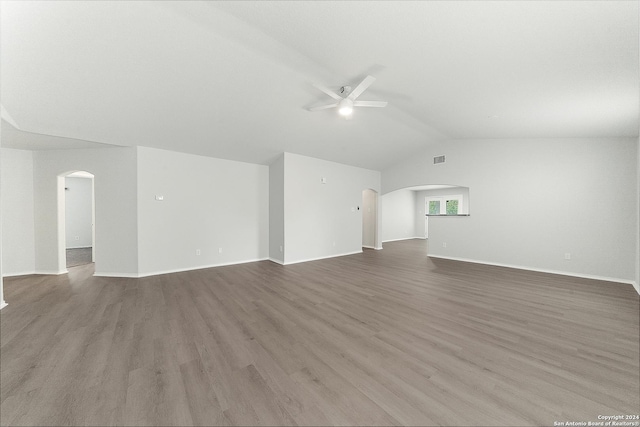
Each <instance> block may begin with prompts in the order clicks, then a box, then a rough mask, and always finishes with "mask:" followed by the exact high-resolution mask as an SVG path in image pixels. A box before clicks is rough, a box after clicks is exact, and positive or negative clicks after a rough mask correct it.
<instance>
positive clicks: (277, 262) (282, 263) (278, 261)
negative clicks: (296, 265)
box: [269, 258, 284, 265]
mask: <svg viewBox="0 0 640 427" xmlns="http://www.w3.org/2000/svg"><path fill="white" fill-rule="evenodd" d="M269 261H271V262H275V263H276V264H280V265H284V261H281V260H279V259H275V258H269Z"/></svg>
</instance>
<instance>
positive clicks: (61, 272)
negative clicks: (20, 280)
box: [2, 270, 69, 277]
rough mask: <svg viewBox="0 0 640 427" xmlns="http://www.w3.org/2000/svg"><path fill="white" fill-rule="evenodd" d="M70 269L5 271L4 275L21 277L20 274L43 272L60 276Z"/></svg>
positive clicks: (47, 274)
mask: <svg viewBox="0 0 640 427" xmlns="http://www.w3.org/2000/svg"><path fill="white" fill-rule="evenodd" d="M68 272H69V271H68V270H62V271H54V270H32V271H21V272H18V273H5V274H3V275H2V277H19V276H31V275H32V274H43V275H46V276H59V275H61V274H67V273H68Z"/></svg>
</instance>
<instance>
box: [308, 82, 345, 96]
mask: <svg viewBox="0 0 640 427" xmlns="http://www.w3.org/2000/svg"><path fill="white" fill-rule="evenodd" d="M313 87H315V88H316V89H318V90H321V91H322V92H324V93H326V94H327V95H329V96H330V97H332V98H333V99H342V97H341V96H340V95H338V94H337V93H335V92H334V91H332V90H331V89H329V88H327V87H324V86H320V85H318V84H315V83H314V84H313Z"/></svg>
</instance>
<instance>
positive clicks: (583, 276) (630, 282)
mask: <svg viewBox="0 0 640 427" xmlns="http://www.w3.org/2000/svg"><path fill="white" fill-rule="evenodd" d="M428 257H429V258H440V259H448V260H451V261H462V262H471V263H473V264H484V265H493V266H495V267H506V268H515V269H517V270H526V271H535V272H538V273H548V274H559V275H561V276H570V277H579V278H581V279H592V280H601V281H605V282H614V283H624V284H627V285H633V286H634V287H635V281H633V280H626V279H620V278H617V277H605V276H596V275H593V274H580V273H573V272H568V271H559V270H548V269H545V268H533V267H526V266H523V265H514V264H502V263H498V262H487V261H478V260H475V259H468V258H457V257H448V256H443V255H428ZM636 290H637V289H636Z"/></svg>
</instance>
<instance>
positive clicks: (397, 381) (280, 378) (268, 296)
mask: <svg viewBox="0 0 640 427" xmlns="http://www.w3.org/2000/svg"><path fill="white" fill-rule="evenodd" d="M92 273H93V265H92V264H90V265H85V266H80V267H75V268H72V269H70V272H69V274H68V275H62V276H28V277H19V278H8V279H5V299H6V301H7V302H8V304H9V305H8V306H7V307H6V308H5V309H3V310H2V311H1V312H0V318H1V324H0V326H1V329H0V332H1V341H0V355H1V359H0V362H1V365H0V369H1V378H0V379H1V383H0V390H1V393H0V398H1V406H0V422H1V424H2V425H12V426H13V425H296V424H297V425H455V426H463V425H483V426H498V425H500V426H502V425H505V426H506V425H508V426H519V425H523V426H524V425H527V426H528V425H553V424H554V421H561V422H566V421H584V422H588V421H592V422H594V421H598V415H617V414H637V413H638V411H639V410H638V408H639V407H640V401H639V399H640V397H639V393H640V392H639V375H640V374H639V366H638V351H639V350H638V347H639V345H638V335H639V329H638V322H639V320H638V317H639V314H638V312H639V297H638V294H637V293H636V292H635V290H634V289H633V288H632V286H631V285H625V284H617V283H610V282H602V281H596V280H586V279H577V278H571V277H565V276H558V275H549V274H543V273H535V272H527V271H521V270H513V269H508V268H501V267H492V266H483V265H478V264H469V263H462V262H455V261H447V260H437V259H429V258H427V257H426V242H425V241H424V240H409V241H403V242H393V243H387V244H385V245H384V250H382V251H373V250H366V251H365V252H364V253H363V254H357V255H352V256H345V257H340V258H333V259H327V260H322V261H315V262H308V263H303V264H295V265H290V266H281V265H278V264H274V263H271V262H269V261H263V262H256V263H250V264H243V265H236V266H227V267H219V268H213V269H206V270H197V271H192V272H185V273H176V274H169V275H162V276H154V277H148V278H144V279H122V278H101V277H93V276H92Z"/></svg>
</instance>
